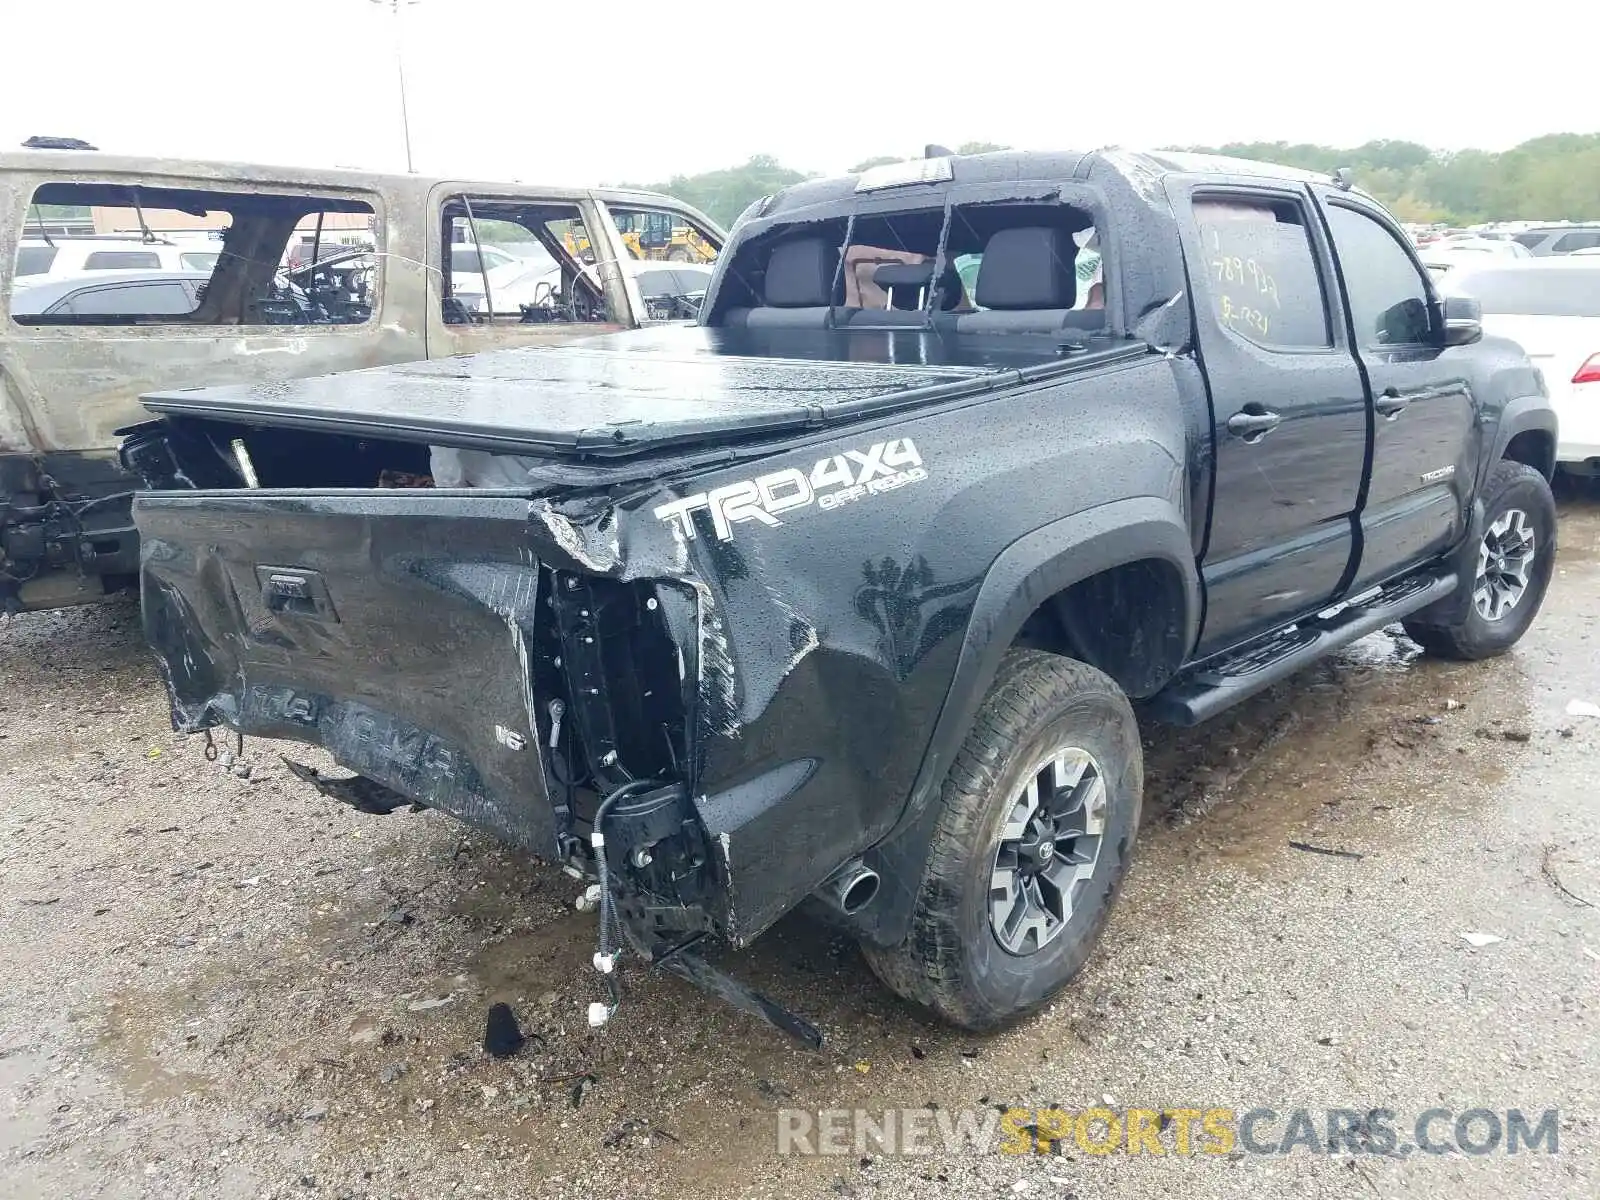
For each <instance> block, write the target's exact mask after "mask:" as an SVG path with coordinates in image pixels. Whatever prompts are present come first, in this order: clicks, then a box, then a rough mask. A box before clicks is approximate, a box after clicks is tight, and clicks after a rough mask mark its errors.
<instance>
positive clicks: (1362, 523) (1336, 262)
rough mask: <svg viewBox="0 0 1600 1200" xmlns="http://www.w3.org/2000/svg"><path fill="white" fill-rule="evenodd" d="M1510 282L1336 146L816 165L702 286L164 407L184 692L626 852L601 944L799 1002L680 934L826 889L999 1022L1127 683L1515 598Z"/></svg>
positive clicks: (1212, 698) (172, 397)
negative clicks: (1290, 159) (1424, 251)
mask: <svg viewBox="0 0 1600 1200" xmlns="http://www.w3.org/2000/svg"><path fill="white" fill-rule="evenodd" d="M1096 253H1097V254H1098V255H1099V259H1098V263H1099V266H1098V269H1097V271H1095V272H1093V274H1095V275H1097V276H1098V278H1097V279H1093V278H1091V277H1090V275H1091V272H1088V271H1084V270H1080V268H1082V267H1084V266H1085V265H1086V264H1088V263H1089V262H1090V260H1091V258H1092V256H1093V255H1094V254H1096ZM1478 318H1479V313H1478V310H1477V309H1476V307H1475V306H1474V304H1473V302H1471V301H1465V300H1460V299H1455V298H1450V299H1441V298H1440V297H1439V295H1438V294H1437V293H1436V292H1435V290H1434V288H1433V286H1432V284H1431V283H1430V282H1429V277H1428V275H1427V273H1426V272H1425V271H1424V270H1423V269H1422V267H1421V266H1420V265H1419V263H1418V261H1417V258H1416V256H1415V254H1414V253H1413V251H1412V248H1411V246H1410V245H1409V243H1408V242H1407V240H1406V238H1405V237H1404V236H1403V235H1402V233H1401V231H1400V229H1399V228H1398V227H1397V226H1396V225H1395V223H1394V221H1393V220H1392V219H1391V217H1390V216H1389V215H1388V214H1387V213H1386V212H1385V211H1384V210H1383V209H1382V208H1381V207H1380V206H1379V205H1378V204H1377V203H1376V202H1374V201H1373V200H1372V199H1371V198H1370V197H1369V196H1366V195H1364V194H1363V193H1362V192H1360V191H1359V190H1357V189H1354V188H1352V187H1351V186H1350V185H1349V184H1348V182H1347V180H1346V179H1344V178H1343V177H1342V176H1336V177H1334V178H1324V177H1321V176H1313V175H1309V174H1305V173H1301V172H1295V171H1290V170H1281V169H1277V168H1273V167H1267V166H1263V165H1260V164H1255V163H1245V162H1236V161H1231V160H1223V159H1213V158H1201V157H1193V156H1187V155H1179V154H1134V153H1127V152H1120V151H1117V152H1112V151H1106V152H1098V153H1089V154H1065V153H1062V154H1055V153H1049V154H1046V153H1010V152H1007V153H1000V154H986V155H980V156H971V157H960V156H943V155H940V156H935V157H930V158H927V159H921V160H915V161H912V162H909V163H902V164H895V165H893V166H890V167H885V168H880V169H878V170H877V171H874V172H869V173H867V174H864V175H861V176H851V177H847V178H841V179H830V180H816V181H810V182H805V183H801V184H797V185H795V186H794V187H791V188H789V189H787V190H785V191H783V192H780V193H778V194H776V195H774V196H771V197H768V198H765V199H763V200H762V201H760V202H758V203H756V204H754V205H752V206H751V207H750V209H749V210H748V211H747V212H746V213H745V214H744V215H743V216H742V217H741V219H740V221H739V223H738V225H737V227H736V229H735V231H734V233H733V235H732V238H731V241H730V243H729V245H728V247H727V249H726V250H725V251H724V253H723V254H722V256H721V258H720V260H719V262H718V265H717V267H716V271H715V274H714V276H713V278H712V280H711V283H710V287H709V290H708V292H707V295H706V299H705V301H704V304H703V306H702V309H701V314H700V317H699V318H698V321H697V322H696V323H695V324H686V325H678V326H671V327H660V328H654V329H646V330H639V331H634V332H628V333H619V334H613V335H608V336H600V337H596V338H592V339H588V340H586V341H585V342H583V343H577V344H569V345H566V346H562V347H554V348H548V349H529V350H515V351H503V352H497V353H489V354H482V355H478V356H474V357H462V358H457V359H448V360H441V361H435V362H424V363H416V364H411V365H404V366H391V367H382V368H377V369H372V370H364V371H356V372H351V373H344V374H337V375H330V376H323V377H319V378H313V379H305V380H299V381H291V382H279V383H274V384H271V385H265V384H263V385H257V386H248V385H247V386H234V387H217V388H209V389H198V390H188V391H175V392H169V393H159V394H155V395H151V396H149V397H147V398H146V400H145V403H146V405H147V407H148V408H149V409H151V410H152V411H153V412H155V413H156V414H159V415H158V417H157V419H155V420H152V421H150V422H147V423H145V424H143V425H140V426H138V427H135V428H133V429H130V430H127V431H125V433H126V437H125V440H124V443H123V450H122V454H123V459H124V463H125V464H126V465H127V466H128V467H129V468H130V469H132V470H134V471H136V472H137V473H138V474H139V475H140V476H142V478H143V479H144V480H145V482H146V484H147V486H148V489H149V490H148V491H145V492H143V493H142V494H141V495H140V496H139V497H138V498H137V501H136V504H135V516H136V520H137V525H138V529H139V532H140V535H141V537H142V539H143V552H142V554H143V560H142V581H143V606H144V620H145V624H146V627H147V631H148V635H149V637H150V640H151V641H152V643H153V644H154V646H155V648H156V649H157V651H158V652H159V655H160V658H161V660H162V662H163V664H164V668H165V674H166V678H167V682H168V685H169V687H170V690H171V698H172V713H173V721H174V724H175V726H176V728H177V729H179V730H184V731H194V732H199V731H203V730H209V729H210V728H211V727H214V726H217V725H219V724H220V725H225V726H228V727H230V728H231V729H232V730H234V731H237V732H239V733H242V734H246V735H259V736H264V737H268V738H280V739H290V740H296V741H301V742H308V743H313V744H316V745H320V746H323V747H326V748H327V749H328V750H329V751H331V752H332V754H333V756H334V758H335V759H336V760H337V761H338V762H339V763H340V764H342V765H343V766H344V767H346V768H347V769H348V770H349V771H350V772H353V774H352V775H351V776H348V777H346V778H344V779H328V778H325V777H322V776H317V775H315V774H314V773H312V772H310V771H307V770H302V771H301V772H300V773H301V774H302V775H303V776H304V777H306V778H308V779H310V780H311V781H312V782H313V783H315V784H316V785H317V786H318V787H319V788H321V789H322V790H324V791H326V792H328V793H329V794H331V795H335V796H337V797H339V798H342V799H346V800H350V801H351V802H353V803H357V804H359V805H362V806H363V807H367V808H377V809H380V810H381V809H384V808H391V807H394V806H396V805H399V804H401V803H403V802H404V801H406V800H409V801H412V802H416V803H420V804H422V805H426V806H428V807H432V808H436V809H439V810H441V811H442V812H445V813H448V814H451V815H453V816H455V817H458V818H460V819H462V820H464V821H466V822H468V823H470V824H473V825H475V826H477V827H479V828H481V829H484V830H487V831H489V832H491V833H492V834H495V835H497V836H498V837H501V838H504V839H506V840H508V841H509V842H511V843H514V844H515V845H517V846H519V847H521V848H523V849H524V850H526V851H527V852H529V853H530V854H535V855H539V856H542V857H547V858H550V859H552V860H555V861H557V862H560V863H562V864H564V865H566V866H568V867H569V868H570V869H572V870H574V871H575V872H578V873H584V874H589V873H592V874H593V875H594V876H596V877H597V878H598V881H599V883H598V888H599V892H598V902H599V903H600V905H601V920H600V938H601V951H600V956H599V957H598V958H597V965H598V966H599V967H600V968H601V969H602V970H603V971H608V970H609V969H610V967H611V966H612V964H613V963H614V962H615V958H616V954H617V952H618V951H619V949H620V948H622V947H626V948H628V950H629V952H630V953H632V954H634V955H635V956H636V957H640V958H644V959H648V960H650V961H654V962H657V963H660V964H661V965H663V966H665V967H668V968H670V969H673V970H676V971H678V972H679V973H681V974H683V975H686V976H688V977H689V978H691V979H694V980H695V981H696V982H698V983H700V984H702V985H705V986H708V987H711V988H712V989H713V990H715V991H717V992H719V993H720V994H722V995H724V996H726V997H728V998H729V999H731V1000H733V1001H735V1002H736V1003H738V1004H740V1005H742V1006H743V1007H745V1008H747V1009H749V1010H751V1011H757V1012H760V1013H762V1015H764V1016H767V1017H768V1018H770V1019H772V1020H774V1021H776V1022H777V1023H779V1024H780V1025H782V1026H784V1027H785V1028H788V1029H789V1030H791V1031H792V1032H796V1033H798V1034H800V1035H801V1036H803V1037H807V1038H808V1039H814V1036H815V1033H814V1030H811V1029H810V1027H809V1026H807V1025H806V1024H805V1023H804V1022H803V1021H802V1020H800V1019H798V1018H796V1017H792V1016H790V1015H789V1014H787V1013H785V1012H784V1011H783V1010H782V1009H780V1008H778V1006H776V1005H775V1004H772V1003H771V1002H770V1001H768V1000H766V999H764V998H762V997H760V996H758V995H756V994H754V993H752V992H750V991H748V990H747V989H745V988H743V987H742V986H741V985H739V984H738V983H736V982H735V981H734V980H733V979H732V978H731V977H729V976H727V975H725V974H723V973H721V972H720V971H718V970H716V969H713V968H712V967H710V966H709V965H708V964H707V963H706V962H705V960H704V959H703V958H702V957H700V953H701V949H702V944H703V943H705V942H706V941H707V940H708V939H722V940H725V941H726V942H730V943H732V944H733V945H735V946H743V945H745V944H747V943H749V942H750V941H751V940H752V939H753V938H755V937H756V936H758V935H759V934H760V933H761V932H762V931H763V930H765V929H767V928H768V927H769V926H770V925H772V923H773V922H774V921H776V920H777V919H778V918H779V917H781V916H782V915H784V914H785V913H787V912H789V911H790V910H791V909H794V908H796V907H798V906H801V905H802V904H805V905H806V906H807V907H809V908H811V909H813V910H814V911H816V912H820V913H826V914H827V915H829V916H830V917H831V918H832V919H833V920H836V921H837V922H839V923H840V924H842V925H843V926H844V927H845V928H847V929H848V930H849V931H850V932H851V933H852V934H853V935H854V936H855V937H856V938H857V939H858V940H859V941H860V943H861V944H862V946H863V947H864V950H865V953H866V957H867V960H868V961H869V962H870V963H871V965H872V967H873V969H874V970H875V971H876V972H877V973H878V975H879V976H880V977H881V978H882V979H883V980H884V982H885V983H887V984H888V986H889V987H891V988H892V989H894V990H895V991H896V992H898V993H900V994H902V995H903V996H906V997H909V998H910V999H912V1000H914V1001H917V1002H920V1003H921V1004H923V1005H925V1006H927V1007H929V1008H931V1009H932V1010H933V1011H934V1012H936V1013H937V1014H939V1015H940V1016H941V1017H943V1018H945V1019H947V1020H948V1021H950V1022H953V1023H955V1024H957V1025H960V1026H964V1027H967V1028H971V1029H987V1028H992V1027H995V1026H997V1025H1000V1024H1002V1023H1004V1022H1006V1021H1008V1020H1011V1019H1013V1018H1015V1017H1017V1016H1018V1015H1020V1014H1023V1013H1027V1012H1029V1011H1030V1010H1033V1009H1036V1008H1037V1007H1039V1006H1040V1005H1042V1004H1043V1003H1044V1002H1045V1001H1046V1000H1047V999H1048V998H1049V997H1050V996H1051V995H1052V994H1053V993H1054V992H1056V991H1057V990H1058V989H1059V988H1061V987H1062V985H1063V984H1065V983H1066V982H1067V981H1068V980H1069V979H1071V978H1072V976H1073V975H1074V973H1075V972H1077V971H1078V970H1079V968H1080V967H1082V966H1083V964H1084V961H1085V959H1086V957H1087V956H1088V955H1089V953H1090V951H1091V948H1092V946H1093V943H1094V941H1095V939H1096V937H1097V935H1098V934H1099V932H1100V930H1101V928H1102V927H1103V925H1104V922H1105V920H1106V916H1107V911H1108V908H1109V906H1110V904H1111V901H1112V899H1113V897H1114V896H1115V894H1116V892H1117V889H1118V886H1119V884H1120V882H1121V880H1122V878H1123V874H1124V872H1125V871H1126V869H1127V866H1128V862H1129V856H1130V853H1131V850H1132V847H1133V842H1134V835H1135V832H1136V830H1137V828H1138V825H1139V817H1140V803H1141V798H1142V791H1143V773H1142V766H1141V758H1140V737H1139V726H1138V723H1137V722H1138V720H1141V719H1143V720H1160V721H1167V722H1173V723H1176V724H1180V725H1187V724H1192V723H1195V722H1199V721H1202V720H1204V719H1206V718H1208V717H1210V716H1212V715H1214V714H1215V713H1217V712H1219V711H1221V710H1223V709H1225V708H1227V707H1228V706H1229V705H1230V704H1233V703H1235V702H1237V701H1239V700H1241V699H1242V698H1244V697H1246V696H1249V695H1251V694H1252V693H1254V692H1256V691H1258V690H1260V689H1262V688H1264V687H1266V686H1268V685H1269V684H1272V683H1274V682H1275V681H1278V680H1281V679H1283V678H1284V677H1285V676H1287V675H1289V674H1291V673H1292V672H1294V671H1296V670H1298V669H1300V668H1302V667H1304V666H1305V665H1306V664H1307V663H1309V662H1311V661H1313V660H1314V659H1317V658H1318V657H1320V656H1322V655H1325V654H1327V653H1328V652H1329V651H1331V650H1333V649H1334V648H1336V647H1338V646H1340V645H1342V644H1344V643H1347V642H1350V641H1352V640H1353V639H1355V638H1358V637H1360V636H1362V635H1364V634H1367V633H1370V632H1373V631H1375V630H1377V629H1379V628H1381V627H1383V626H1386V625H1390V624H1391V623H1395V622H1403V623H1404V626H1405V629H1406V631H1407V632H1408V633H1409V634H1410V636H1411V637H1412V638H1414V639H1415V640H1416V641H1417V642H1418V643H1420V644H1421V646H1422V647H1423V648H1424V649H1425V650H1427V651H1428V652H1430V653H1433V654H1438V655H1443V656H1448V657H1454V658H1464V659H1477V658H1484V657H1487V656H1490V655H1494V654H1498V653H1500V652H1502V651H1504V650H1506V649H1507V648H1508V647H1510V646H1511V645H1512V644H1513V643H1515V642H1516V641H1517V639H1518V638H1519V637H1520V636H1521V635H1522V633H1523V632H1524V631H1525V630H1526V629H1527V628H1528V625H1529V623H1530V622H1531V621H1532V620H1533V618H1534V615H1535V613H1536V612H1537V611H1538V608H1539V605H1540V603H1541V601H1542V599H1543V596H1544V592H1545V588H1546V585H1547V583H1548V581H1549V578H1550V573H1551V568H1552V565H1553V562H1554V554H1555V538H1556V520H1555V511H1554V506H1553V503H1552V500H1551V493H1550V488H1549V484H1548V480H1549V477H1550V474H1551V472H1552V469H1553V464H1552V459H1553V453H1554V447H1555V441H1556V419H1555V416H1554V414H1553V413H1552V411H1551V408H1550V406H1549V403H1548V401H1547V397H1546V393H1545V388H1544V384H1543V381H1542V379H1541V377H1540V375H1539V373H1538V371H1537V370H1535V369H1534V368H1533V367H1532V366H1531V365H1530V364H1529V362H1528V360H1527V358H1526V357H1525V356H1524V354H1523V353H1522V351H1521V350H1520V349H1519V348H1518V347H1517V346H1516V345H1514V344H1512V343H1510V342H1505V341H1498V340H1495V339H1492V338H1488V337H1485V336H1484V335H1483V332H1482V329H1481V326H1480V323H1479V319H1478ZM407 476H409V477H416V478H412V479H409V480H405V481H407V482H412V483H419V482H420V484H421V485H422V486H413V487H392V486H385V487H380V486H378V481H379V479H380V477H384V478H385V479H386V481H393V480H394V479H396V478H403V477H407ZM430 485H431V486H430ZM1136 712H1137V713H1138V714H1139V716H1138V717H1137V718H1136V715H1135V714H1136ZM207 736H208V737H209V736H210V734H209V732H208V733H207ZM611 980H612V982H613V988H614V980H615V976H614V975H612V976H611ZM614 994H615V993H614ZM609 1011H610V1006H601V1008H600V1011H599V1012H597V1013H591V1016H592V1018H593V1019H594V1020H595V1021H596V1022H597V1023H598V1022H599V1021H601V1020H603V1019H604V1018H605V1017H606V1016H607V1015H609Z"/></svg>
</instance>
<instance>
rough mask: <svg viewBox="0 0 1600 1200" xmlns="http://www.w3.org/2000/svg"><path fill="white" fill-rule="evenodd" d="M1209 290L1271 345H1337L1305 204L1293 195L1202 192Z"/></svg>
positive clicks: (1216, 305) (1247, 335)
mask: <svg viewBox="0 0 1600 1200" xmlns="http://www.w3.org/2000/svg"><path fill="white" fill-rule="evenodd" d="M1194 216H1195V222H1196V224H1197V225H1198V226H1199V228H1200V238H1201V250H1202V255H1203V258H1202V262H1201V263H1200V264H1199V265H1200V267H1201V269H1202V270H1203V271H1204V273H1205V281H1206V290H1207V292H1209V293H1210V296H1211V304H1212V308H1213V311H1214V312H1215V313H1216V316H1217V320H1218V321H1219V322H1220V323H1221V324H1222V325H1223V326H1225V327H1226V328H1227V329H1229V330H1231V331H1232V332H1233V333H1235V334H1237V335H1238V336H1239V337H1242V338H1244V339H1245V340H1246V341H1250V342H1254V343H1255V344H1256V345H1258V346H1261V347H1263V348H1264V349H1268V350H1310V349H1325V348H1327V347H1329V346H1331V345H1333V338H1332V335H1331V333H1330V331H1329V325H1328V306H1327V301H1326V298H1325V296H1324V293H1323V286H1322V276H1321V272H1320V271H1319V270H1318V268H1317V259H1316V251H1315V249H1314V248H1313V246H1312V243H1311V238H1310V232H1309V230H1308V229H1307V227H1306V218H1305V210H1304V209H1303V208H1302V207H1301V206H1300V205H1299V204H1298V203H1296V202H1295V201H1292V200H1279V199H1269V198H1267V197H1264V196H1263V197H1259V198H1258V197H1254V196H1250V197H1246V196H1206V195H1202V196H1197V197H1196V198H1195V201H1194Z"/></svg>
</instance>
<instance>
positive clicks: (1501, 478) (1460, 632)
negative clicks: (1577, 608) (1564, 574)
mask: <svg viewBox="0 0 1600 1200" xmlns="http://www.w3.org/2000/svg"><path fill="white" fill-rule="evenodd" d="M1483 506H1484V529H1485V530H1488V529H1491V528H1492V527H1493V526H1494V524H1495V522H1497V521H1499V520H1500V519H1501V518H1502V517H1504V516H1505V515H1506V514H1507V513H1512V512H1521V513H1523V514H1525V519H1526V527H1527V528H1528V529H1530V530H1531V531H1532V534H1533V538H1534V547H1533V562H1532V564H1531V566H1530V568H1529V570H1528V573H1527V574H1528V583H1527V588H1526V590H1525V591H1524V592H1523V593H1522V595H1521V598H1520V599H1518V600H1517V601H1516V603H1515V605H1514V606H1513V607H1511V608H1510V609H1509V610H1508V611H1506V612H1505V613H1503V614H1502V615H1501V616H1500V617H1498V618H1497V619H1491V618H1490V616H1489V615H1488V614H1486V613H1485V612H1484V611H1482V610H1481V609H1480V608H1479V606H1478V603H1477V599H1476V595H1477V591H1478V588H1479V587H1480V585H1481V583H1482V580H1479V579H1465V580H1463V581H1462V586H1463V587H1466V588H1469V589H1472V592H1473V595H1472V597H1470V598H1469V601H1468V605H1467V615H1466V616H1465V617H1463V618H1462V619H1461V620H1459V621H1456V622H1455V623H1454V624H1450V625H1440V624H1434V623H1430V622H1426V621H1418V620H1410V621H1406V622H1404V625H1405V630H1406V633H1407V634H1408V635H1410V637H1411V639H1412V640H1413V641H1414V642H1416V643H1417V644H1418V645H1419V646H1421V647H1422V648H1423V650H1424V651H1426V652H1427V653H1428V654H1431V655H1433V656H1434V657H1435V658H1453V659H1459V660H1463V661H1469V662H1470V661H1475V660H1477V659H1482V658H1493V657H1494V656H1495V655H1497V654H1504V653H1505V652H1506V651H1507V650H1509V649H1511V647H1512V646H1514V645H1516V644H1517V641H1518V640H1519V639H1520V638H1521V637H1522V635H1523V634H1524V633H1526V632H1527V631H1528V626H1529V625H1531V624H1533V619H1534V617H1536V616H1538V614H1539V606H1540V605H1541V604H1542V603H1543V602H1544V594H1545V589H1547V588H1548V587H1549V586H1550V575H1551V573H1552V572H1553V571H1554V570H1555V563H1556V501H1555V496H1554V495H1553V494H1552V492H1551V490H1550V484H1549V482H1548V481H1547V480H1546V479H1545V477H1544V476H1543V475H1541V474H1539V472H1538V471H1536V470H1534V469H1533V468H1532V467H1529V466H1524V465H1523V464H1522V463H1518V462H1510V461H1502V462H1499V463H1496V464H1495V466H1494V469H1493V470H1492V471H1490V472H1489V478H1488V480H1487V481H1485V483H1484V486H1483Z"/></svg>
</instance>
